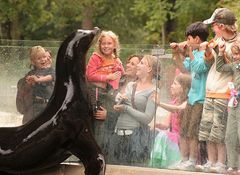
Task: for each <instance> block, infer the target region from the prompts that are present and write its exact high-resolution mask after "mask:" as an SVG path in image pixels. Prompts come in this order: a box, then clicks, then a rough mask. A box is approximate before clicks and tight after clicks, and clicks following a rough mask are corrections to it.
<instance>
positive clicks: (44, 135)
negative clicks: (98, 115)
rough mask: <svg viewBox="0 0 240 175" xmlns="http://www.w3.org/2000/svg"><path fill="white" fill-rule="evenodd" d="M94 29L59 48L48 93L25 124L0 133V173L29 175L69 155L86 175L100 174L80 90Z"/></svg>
mask: <svg viewBox="0 0 240 175" xmlns="http://www.w3.org/2000/svg"><path fill="white" fill-rule="evenodd" d="M97 33H98V29H94V30H92V31H89V30H78V31H76V32H74V33H73V34H71V35H70V36H69V37H67V38H66V39H65V41H64V42H63V43H62V44H61V46H60V48H59V51H58V55H57V60H56V82H55V88H54V92H53V94H52V97H51V98H50V101H49V103H48V105H47V107H46V109H45V110H44V111H43V112H42V113H41V114H40V115H39V116H38V117H37V118H36V119H34V120H32V121H30V122H29V123H27V124H25V125H23V126H19V127H12V128H0V174H1V175H2V174H4V173H6V174H7V173H10V174H24V173H34V172H37V171H40V170H43V169H46V168H49V167H53V166H55V165H58V164H60V163H61V162H63V161H64V160H65V159H66V158H68V157H69V156H70V155H71V153H72V154H74V155H75V156H77V157H78V158H79V159H80V160H81V162H82V163H83V165H84V166H85V174H86V175H104V173H105V161H104V157H103V155H102V153H101V150H100V148H99V146H98V145H97V143H96V141H95V139H94V137H93V135H92V133H91V132H90V130H91V123H90V121H91V117H92V116H91V112H90V108H89V102H88V100H87V98H86V97H85V96H86V91H85V90H84V88H85V76H84V75H85V62H86V54H87V51H88V49H89V48H90V46H91V43H92V40H93V39H94V37H95V35H96V34H97Z"/></svg>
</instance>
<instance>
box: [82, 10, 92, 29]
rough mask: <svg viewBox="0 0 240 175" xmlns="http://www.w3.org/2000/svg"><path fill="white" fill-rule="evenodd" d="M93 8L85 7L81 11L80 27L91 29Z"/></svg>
mask: <svg viewBox="0 0 240 175" xmlns="http://www.w3.org/2000/svg"><path fill="white" fill-rule="evenodd" d="M92 16H93V9H92V8H91V7H86V8H85V9H84V11H83V20H82V29H92V28H93V22H92Z"/></svg>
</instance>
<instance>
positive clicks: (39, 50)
mask: <svg viewBox="0 0 240 175" xmlns="http://www.w3.org/2000/svg"><path fill="white" fill-rule="evenodd" d="M45 52H46V51H45V49H44V48H43V47H42V46H33V47H32V48H31V49H30V51H29V56H30V60H31V61H34V60H35V59H36V58H37V57H38V56H39V55H43V54H45Z"/></svg>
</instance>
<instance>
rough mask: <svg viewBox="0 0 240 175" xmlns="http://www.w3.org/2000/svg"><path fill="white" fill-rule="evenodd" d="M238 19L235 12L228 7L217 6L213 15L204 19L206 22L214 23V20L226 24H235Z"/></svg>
mask: <svg viewBox="0 0 240 175" xmlns="http://www.w3.org/2000/svg"><path fill="white" fill-rule="evenodd" d="M236 21H237V18H236V16H235V14H234V13H233V12H232V11H230V10H229V9H227V8H217V9H216V10H215V11H214V12H213V14H212V16H211V17H210V18H209V19H207V20H205V21H203V23H204V24H212V23H214V22H216V23H221V24H225V25H233V24H235V22H236Z"/></svg>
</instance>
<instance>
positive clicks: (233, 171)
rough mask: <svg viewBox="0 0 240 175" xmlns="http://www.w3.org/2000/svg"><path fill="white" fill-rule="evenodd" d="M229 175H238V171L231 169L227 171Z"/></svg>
mask: <svg viewBox="0 0 240 175" xmlns="http://www.w3.org/2000/svg"><path fill="white" fill-rule="evenodd" d="M227 174H229V175H238V169H237V168H231V167H229V168H228V169H227Z"/></svg>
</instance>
